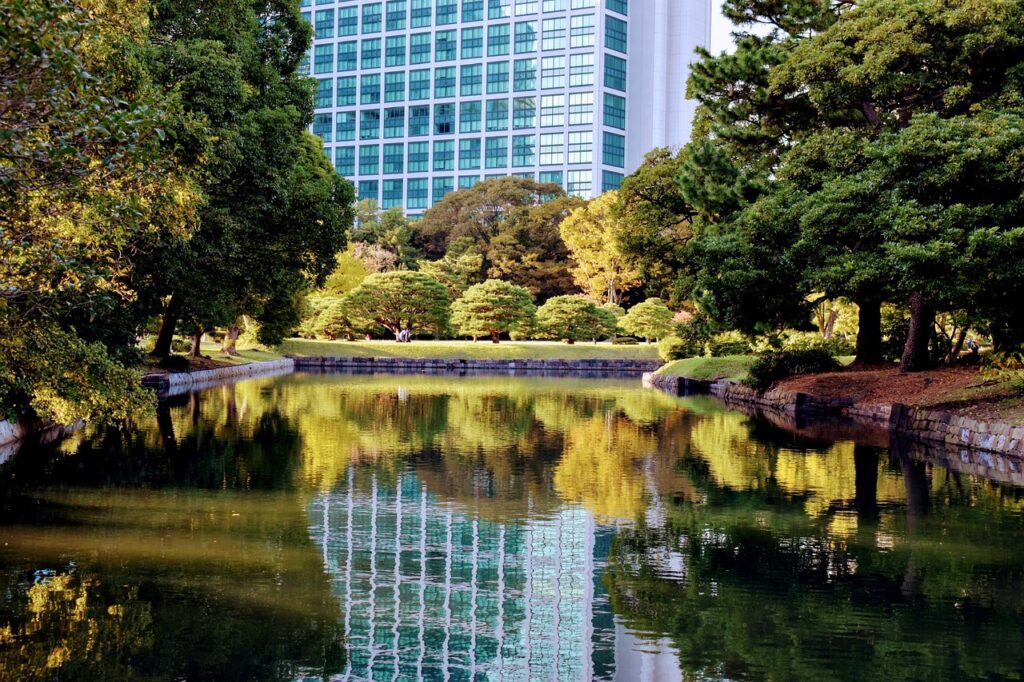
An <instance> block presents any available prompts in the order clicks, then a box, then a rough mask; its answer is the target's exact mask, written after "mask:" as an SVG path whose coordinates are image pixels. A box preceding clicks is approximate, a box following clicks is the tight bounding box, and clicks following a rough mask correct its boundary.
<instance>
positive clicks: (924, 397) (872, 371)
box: [778, 366, 1024, 423]
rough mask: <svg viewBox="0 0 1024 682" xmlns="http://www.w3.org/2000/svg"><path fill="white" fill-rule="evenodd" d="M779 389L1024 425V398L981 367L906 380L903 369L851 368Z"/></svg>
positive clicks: (911, 376)
mask: <svg viewBox="0 0 1024 682" xmlns="http://www.w3.org/2000/svg"><path fill="white" fill-rule="evenodd" d="M778 388H780V389H782V390H785V391H799V392H801V393H809V394H810V395H815V396H819V397H839V396H852V397H853V398H854V399H855V401H856V402H859V403H866V404H889V403H903V404H905V405H914V406H920V407H923V406H928V407H942V408H945V409H948V410H952V411H954V412H957V413H960V414H965V415H969V416H972V417H974V418H977V419H984V420H986V421H989V420H993V421H994V420H999V421H1010V422H1014V423H1024V397H1022V396H1019V395H1014V393H1013V391H1012V390H1011V389H1009V388H1008V386H1007V385H1006V384H1004V383H998V382H995V381H991V380H987V379H986V378H985V377H983V376H982V375H981V372H980V371H979V370H978V368H977V367H944V368H940V369H934V370H930V371H927V372H914V373H908V374H901V373H900V371H899V369H898V368H896V367H891V366H884V367H850V368H847V369H844V370H842V371H839V372H832V373H829V374H808V375H804V376H798V377H792V378H790V379H786V380H784V381H781V382H779V384H778Z"/></svg>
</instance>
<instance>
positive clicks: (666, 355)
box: [658, 336, 704, 362]
mask: <svg viewBox="0 0 1024 682" xmlns="http://www.w3.org/2000/svg"><path fill="white" fill-rule="evenodd" d="M703 353H704V344H702V343H695V342H694V341H692V340H688V339H681V338H679V337H678V336H666V337H665V338H663V339H662V340H661V341H659V342H658V357H660V358H661V359H662V360H664V361H665V362H670V361H672V360H683V359H685V358H693V357H700V356H701V355H702V354H703Z"/></svg>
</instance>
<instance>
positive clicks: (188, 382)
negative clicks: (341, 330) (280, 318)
mask: <svg viewBox="0 0 1024 682" xmlns="http://www.w3.org/2000/svg"><path fill="white" fill-rule="evenodd" d="M294 370H295V361H294V360H293V359H291V358H283V359H281V360H266V361H263V362H250V363H247V364H244V365H232V366H231V367H217V368H216V369H202V370H198V371H195V372H174V373H168V374H147V375H145V376H144V377H142V385H143V386H149V387H151V388H155V389H156V390H157V392H158V393H160V394H161V395H164V394H168V395H173V394H175V393H179V392H182V391H193V390H196V389H200V388H207V387H209V386H212V385H214V384H218V383H221V382H223V381H228V380H234V379H250V378H253V377H257V376H267V375H271V374H279V373H287V372H292V371H294Z"/></svg>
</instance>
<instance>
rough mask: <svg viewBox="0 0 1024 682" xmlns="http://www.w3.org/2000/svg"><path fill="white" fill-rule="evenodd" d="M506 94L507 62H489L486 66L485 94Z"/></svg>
mask: <svg viewBox="0 0 1024 682" xmlns="http://www.w3.org/2000/svg"><path fill="white" fill-rule="evenodd" d="M502 92H508V62H491V63H490V64H488V65H487V94H489V95H495V94H498V93H502Z"/></svg>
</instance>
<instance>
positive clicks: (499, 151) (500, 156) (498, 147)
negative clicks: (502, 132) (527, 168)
mask: <svg viewBox="0 0 1024 682" xmlns="http://www.w3.org/2000/svg"><path fill="white" fill-rule="evenodd" d="M485 156H486V161H485V164H484V165H485V166H486V167H487V168H505V167H506V166H508V138H507V137H488V138H487V153H486V155H485Z"/></svg>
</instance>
